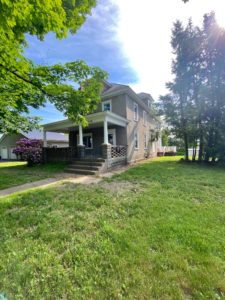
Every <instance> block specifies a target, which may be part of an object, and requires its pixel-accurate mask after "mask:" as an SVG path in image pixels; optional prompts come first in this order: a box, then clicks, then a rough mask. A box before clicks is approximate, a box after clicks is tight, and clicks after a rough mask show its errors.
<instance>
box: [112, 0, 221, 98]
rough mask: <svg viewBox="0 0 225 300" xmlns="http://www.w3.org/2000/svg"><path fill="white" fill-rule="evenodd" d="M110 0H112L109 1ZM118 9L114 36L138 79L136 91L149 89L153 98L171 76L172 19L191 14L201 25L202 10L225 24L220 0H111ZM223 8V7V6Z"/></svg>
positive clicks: (181, 18) (185, 19) (160, 92)
mask: <svg viewBox="0 0 225 300" xmlns="http://www.w3.org/2000/svg"><path fill="white" fill-rule="evenodd" d="M111 1H112V0H111ZM113 1H114V3H116V4H117V6H118V8H119V20H118V24H117V37H118V39H119V41H120V43H121V45H122V48H123V52H124V54H125V56H126V57H127V59H128V61H129V63H130V65H131V67H132V68H133V69H134V70H135V71H136V72H137V75H138V78H139V81H138V83H137V84H135V85H133V88H134V89H135V90H136V91H137V92H140V91H145V92H150V93H151V94H152V95H153V97H155V99H157V98H158V96H159V94H162V93H165V92H166V90H165V82H167V81H168V80H170V78H171V73H170V69H171V59H172V54H171V47H170V37H171V28H172V25H173V22H174V21H175V20H177V19H180V20H182V21H184V22H187V20H188V19H189V18H190V17H192V19H193V21H194V24H199V25H200V24H201V22H202V17H203V15H204V14H205V13H209V12H210V11H212V10H214V11H215V12H216V15H217V18H218V21H219V22H220V24H221V25H224V26H225V13H224V11H225V10H224V8H225V7H224V6H225V5H224V4H223V2H224V1H222V0H197V1H196V0H190V2H189V3H187V4H184V3H183V2H182V1H181V0H169V1H168V0H167V1H166V0H139V1H138V2H137V1H134V0H113ZM223 7H224V8H223Z"/></svg>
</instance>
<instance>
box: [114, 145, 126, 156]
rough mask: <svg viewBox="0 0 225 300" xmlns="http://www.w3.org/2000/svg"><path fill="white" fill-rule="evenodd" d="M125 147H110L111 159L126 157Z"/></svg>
mask: <svg viewBox="0 0 225 300" xmlns="http://www.w3.org/2000/svg"><path fill="white" fill-rule="evenodd" d="M126 156H127V146H112V147H111V158H117V157H126Z"/></svg>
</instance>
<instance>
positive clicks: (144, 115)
mask: <svg viewBox="0 0 225 300" xmlns="http://www.w3.org/2000/svg"><path fill="white" fill-rule="evenodd" d="M143 123H144V126H146V124H147V114H146V111H143Z"/></svg>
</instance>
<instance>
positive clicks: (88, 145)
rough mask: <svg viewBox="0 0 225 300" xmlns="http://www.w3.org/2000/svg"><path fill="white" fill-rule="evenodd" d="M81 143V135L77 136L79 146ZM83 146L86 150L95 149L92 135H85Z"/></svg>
mask: <svg viewBox="0 0 225 300" xmlns="http://www.w3.org/2000/svg"><path fill="white" fill-rule="evenodd" d="M78 143H79V135H77V144H78ZM83 145H84V146H85V148H86V149H93V138H92V133H84V134H83Z"/></svg>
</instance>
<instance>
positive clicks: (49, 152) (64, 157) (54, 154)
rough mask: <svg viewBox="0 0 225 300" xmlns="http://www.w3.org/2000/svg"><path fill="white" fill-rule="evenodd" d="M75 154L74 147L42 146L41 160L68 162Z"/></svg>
mask: <svg viewBox="0 0 225 300" xmlns="http://www.w3.org/2000/svg"><path fill="white" fill-rule="evenodd" d="M76 155H77V150H76V148H74V147H67V148H43V161H44V162H45V163H46V162H60V161H65V162H70V161H72V160H73V158H74V157H76Z"/></svg>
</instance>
